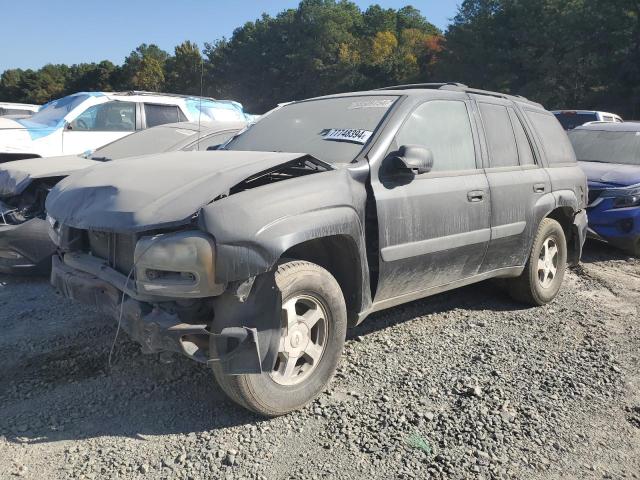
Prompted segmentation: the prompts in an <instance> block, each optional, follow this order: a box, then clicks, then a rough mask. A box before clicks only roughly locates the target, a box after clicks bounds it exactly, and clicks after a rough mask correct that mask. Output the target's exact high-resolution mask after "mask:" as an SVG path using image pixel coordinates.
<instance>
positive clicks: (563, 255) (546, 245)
mask: <svg viewBox="0 0 640 480" xmlns="http://www.w3.org/2000/svg"><path fill="white" fill-rule="evenodd" d="M566 269H567V239H566V237H565V235H564V230H562V227H561V226H560V224H559V223H558V222H557V221H555V220H553V219H551V218H545V219H544V220H542V222H540V226H539V227H538V232H537V233H536V237H535V239H534V241H533V246H532V247H531V253H530V255H529V259H528V261H527V264H526V266H525V269H524V271H523V272H522V274H521V275H520V276H519V277H517V278H515V279H513V280H512V281H511V282H510V283H509V294H510V295H511V296H512V297H513V298H514V299H515V300H517V301H519V302H522V303H526V304H528V305H533V306H540V305H545V304H547V303H549V302H551V301H552V300H553V299H554V298H555V297H556V295H558V291H559V290H560V287H561V285H562V280H563V279H564V273H565V271H566Z"/></svg>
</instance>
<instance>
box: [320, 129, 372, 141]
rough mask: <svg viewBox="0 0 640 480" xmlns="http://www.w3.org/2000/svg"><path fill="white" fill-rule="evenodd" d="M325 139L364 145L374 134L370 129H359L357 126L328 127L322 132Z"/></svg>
mask: <svg viewBox="0 0 640 480" xmlns="http://www.w3.org/2000/svg"><path fill="white" fill-rule="evenodd" d="M320 135H322V137H323V139H324V140H332V141H334V142H353V143H361V144H362V145H364V144H365V143H367V140H369V138H370V137H371V135H373V132H370V131H369V130H359V129H356V128H327V129H325V130H322V132H320Z"/></svg>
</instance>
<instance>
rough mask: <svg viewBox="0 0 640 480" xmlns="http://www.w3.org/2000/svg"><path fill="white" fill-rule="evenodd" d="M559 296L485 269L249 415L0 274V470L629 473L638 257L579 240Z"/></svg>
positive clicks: (373, 331) (253, 474) (638, 400)
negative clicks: (581, 254)
mask: <svg viewBox="0 0 640 480" xmlns="http://www.w3.org/2000/svg"><path fill="white" fill-rule="evenodd" d="M584 260H585V261H584V263H583V265H582V266H581V267H580V268H578V269H576V270H574V271H572V272H571V273H570V274H569V275H568V277H567V279H566V283H565V286H564V287H563V289H562V291H561V294H560V296H559V297H558V298H557V299H556V300H555V301H554V302H553V303H552V304H551V305H548V306H546V307H543V308H537V309H523V308H522V307H521V306H520V305H518V304H515V303H513V302H512V301H511V300H509V298H508V297H507V296H506V295H505V294H504V293H502V292H501V291H500V290H499V289H498V288H496V285H495V284H493V283H485V284H481V285H475V286H471V287H468V288H465V289H461V290H458V291H455V292H450V293H447V294H444V295H439V296H437V297H432V298H430V299H425V300H422V301H418V302H414V303H411V304H408V305H405V306H401V307H398V308H394V309H392V310H390V311H387V312H384V313H381V314H377V315H375V316H374V317H372V318H370V319H369V320H367V321H366V322H365V323H364V324H363V325H362V326H361V327H358V328H357V329H355V330H352V331H350V333H349V339H348V341H347V345H346V350H345V353H344V358H343V362H342V366H341V367H340V370H339V372H338V374H337V377H336V378H335V380H334V382H333V383H332V385H331V388H330V390H328V391H327V392H325V393H324V394H322V395H321V397H320V398H319V399H318V400H317V401H315V402H314V403H313V404H311V405H310V406H308V407H307V408H305V409H304V410H302V411H300V412H296V413H294V414H291V415H288V416H285V417H281V418H278V419H275V420H263V419H261V418H258V417H256V416H254V415H252V414H250V413H248V412H246V411H244V410H242V409H240V408H239V407H236V406H235V405H234V404H232V403H231V402H229V401H228V400H226V399H225V397H224V395H223V394H222V392H221V391H220V389H219V388H218V387H217V385H216V384H215V382H214V380H213V377H212V375H211V373H210V372H209V371H208V370H207V369H206V368H205V367H202V366H200V365H196V364H195V363H192V362H190V361H189V360H187V359H183V358H181V357H179V356H172V355H164V356H158V355H154V356H146V355H142V354H141V353H140V349H139V348H138V346H137V345H136V344H134V343H132V342H130V341H128V339H126V338H125V337H124V336H123V337H122V338H121V339H120V340H119V341H118V343H117V350H116V356H115V362H114V365H113V368H112V369H111V371H107V369H106V362H107V355H108V350H109V346H110V342H111V340H112V338H113V335H114V333H115V326H114V325H113V323H112V322H111V321H110V320H109V319H107V318H105V317H103V316H101V315H98V314H96V313H94V312H93V311H92V310H90V309H88V308H85V307H82V306H79V305H76V304H72V303H70V302H68V301H65V300H63V299H62V298H60V297H57V296H56V295H55V293H53V292H52V290H51V289H50V288H49V286H48V284H47V282H46V281H45V280H34V279H17V278H12V277H8V276H0V326H1V327H2V329H3V330H2V335H1V336H0V365H1V366H2V367H1V369H0V478H2V479H4V478H11V479H12V478H17V477H22V478H33V479H38V480H47V479H58V478H85V479H90V478H148V479H151V478H153V479H157V478H167V479H169V478H171V479H173V478H176V479H199V478H225V479H226V478H243V479H244V478H252V479H277V478H300V479H316V478H318V479H320V478H363V477H369V478H381V479H387V478H420V479H422V478H436V479H437V478H451V479H465V478H475V479H493V478H514V479H516V478H517V479H523V478H525V479H537V478H541V479H547V478H580V479H591V478H594V479H601V478H611V479H619V478H640V348H639V347H640V333H639V329H638V313H639V311H638V310H639V308H640V260H638V259H632V258H629V257H627V256H625V255H624V254H621V253H619V252H617V251H615V250H613V249H609V248H607V247H604V246H600V245H589V246H588V248H587V251H586V253H585V259H584Z"/></svg>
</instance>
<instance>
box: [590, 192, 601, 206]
mask: <svg viewBox="0 0 640 480" xmlns="http://www.w3.org/2000/svg"><path fill="white" fill-rule="evenodd" d="M601 193H602V190H599V189H598V190H593V189H589V205H591V204H592V203H593V202H595V201H596V200H597V199H598V197H599V196H600V194H601Z"/></svg>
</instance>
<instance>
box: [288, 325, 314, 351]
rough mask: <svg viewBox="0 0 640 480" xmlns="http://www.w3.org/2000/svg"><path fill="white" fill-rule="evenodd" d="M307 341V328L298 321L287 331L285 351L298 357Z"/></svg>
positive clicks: (305, 346)
mask: <svg viewBox="0 0 640 480" xmlns="http://www.w3.org/2000/svg"><path fill="white" fill-rule="evenodd" d="M308 343H309V329H308V328H307V327H306V326H305V325H304V324H300V323H299V324H297V325H295V326H294V327H292V328H291V330H290V331H289V335H287V341H286V342H285V351H286V352H287V353H288V354H289V355H290V356H291V357H298V356H300V355H301V354H302V352H304V350H305V349H306V348H307V344H308Z"/></svg>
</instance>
